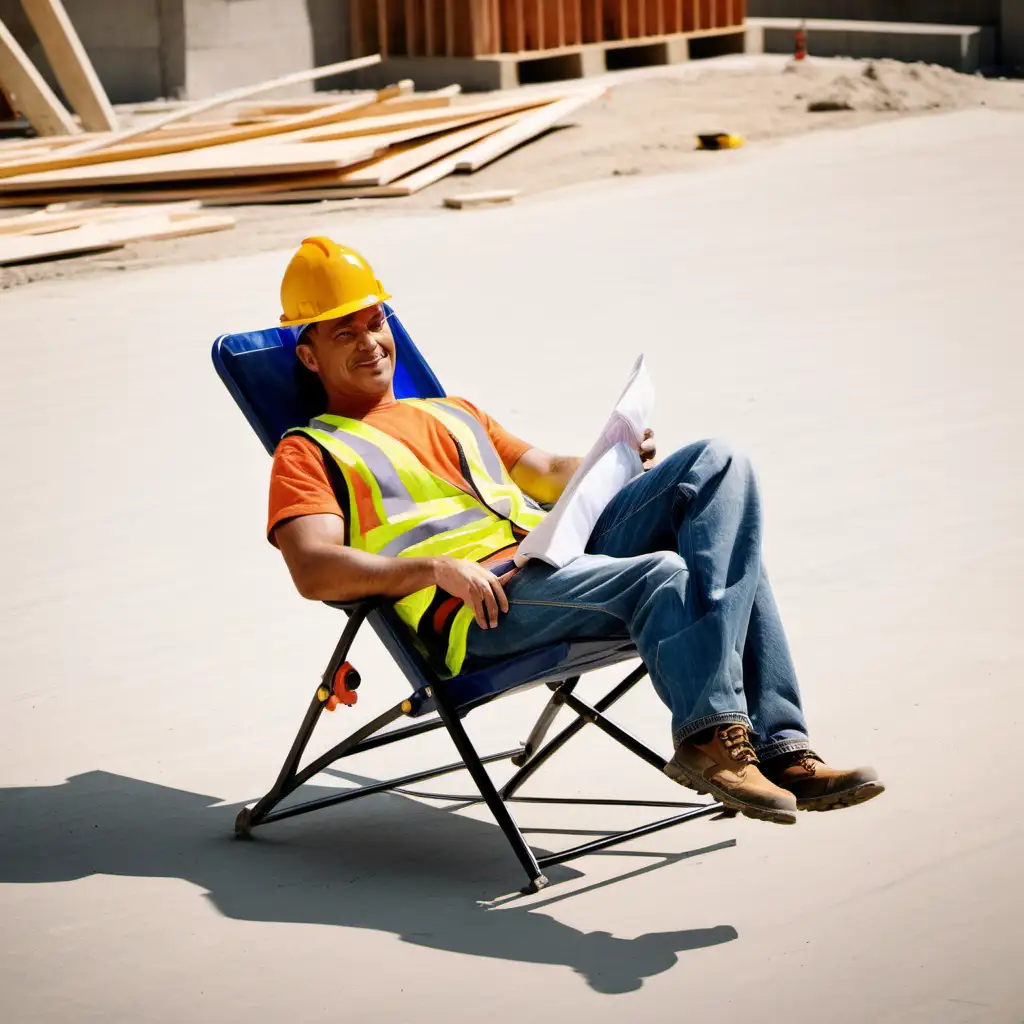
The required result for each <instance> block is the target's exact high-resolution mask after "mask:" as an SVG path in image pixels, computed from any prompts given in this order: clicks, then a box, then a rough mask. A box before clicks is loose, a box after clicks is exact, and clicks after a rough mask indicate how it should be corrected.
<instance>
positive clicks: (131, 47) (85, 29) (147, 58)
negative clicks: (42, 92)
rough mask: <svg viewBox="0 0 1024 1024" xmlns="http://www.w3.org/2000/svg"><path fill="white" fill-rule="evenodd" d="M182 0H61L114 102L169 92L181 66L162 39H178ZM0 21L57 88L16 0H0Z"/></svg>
mask: <svg viewBox="0 0 1024 1024" xmlns="http://www.w3.org/2000/svg"><path fill="white" fill-rule="evenodd" d="M182 3H183V0H64V7H65V9H66V10H67V12H68V16H69V17H70V18H71V21H72V23H73V24H74V26H75V29H76V31H77V32H78V35H79V37H80V38H81V40H82V44H83V45H84V46H85V49H86V51H87V52H88V54H89V57H90V59H91V60H92V62H93V65H94V67H95V68H96V73H97V74H98V75H99V78H100V81H101V82H102V83H103V87H104V88H105V89H106V90H107V94H108V95H109V96H110V98H111V100H112V101H113V102H115V103H130V102H136V101H140V100H149V99H153V98H155V97H157V96H173V95H176V94H177V93H179V92H180V91H181V89H182V87H183V85H184V78H183V73H184V66H183V63H182V62H181V61H175V59H174V56H173V51H172V50H170V49H168V48H167V45H166V41H167V40H171V39H173V38H174V35H175V33H176V32H177V34H178V37H179V38H182V37H183V27H182V22H181V7H182ZM0 20H2V21H3V22H4V24H5V25H6V26H7V27H8V28H9V29H10V30H11V32H12V33H13V34H14V36H15V38H16V39H17V40H18V42H19V43H20V44H21V46H22V47H23V48H24V49H25V51H26V53H27V54H28V56H29V57H30V58H31V59H32V61H33V62H34V63H35V65H36V67H38V68H39V69H40V71H41V72H42V73H43V76H44V77H45V78H46V79H47V81H48V82H49V83H50V85H51V86H52V87H53V88H54V89H56V91H57V93H58V95H59V94H60V89H59V87H58V86H57V82H56V79H55V78H54V76H53V72H52V71H51V70H50V66H49V64H48V63H47V61H46V56H45V54H44V53H43V49H42V47H41V46H40V44H39V41H38V39H36V36H35V32H33V30H32V26H31V24H30V23H29V21H28V18H27V17H26V16H25V12H24V11H23V10H22V8H21V4H20V2H19V0H0Z"/></svg>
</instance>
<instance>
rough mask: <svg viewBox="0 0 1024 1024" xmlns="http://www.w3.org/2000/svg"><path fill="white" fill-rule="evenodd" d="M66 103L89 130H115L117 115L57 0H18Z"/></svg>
mask: <svg viewBox="0 0 1024 1024" xmlns="http://www.w3.org/2000/svg"><path fill="white" fill-rule="evenodd" d="M21 6H22V7H23V8H24V9H25V13H26V14H27V15H28V19H29V21H31V22H32V27H33V28H34V29H35V32H36V35H37V36H38V37H39V42H40V43H42V46H43V50H44V52H45V53H46V59H47V60H48V61H49V62H50V67H51V68H53V73H54V74H55V75H56V76H57V81H58V82H60V87H61V88H62V89H63V90H64V95H65V96H66V97H67V98H68V103H70V104H71V107H72V109H73V110H74V111H75V112H76V113H77V114H78V116H79V118H80V119H81V122H82V126H83V127H84V128H86V129H88V130H89V131H91V132H116V131H117V117H116V116H115V114H114V108H113V107H112V106H111V105H110V100H108V99H107V94H106V92H104V90H103V86H102V85H101V84H100V80H99V78H98V76H97V75H96V70H95V68H93V66H92V61H91V60H89V55H88V54H87V53H86V52H85V47H84V46H82V41H81V40H80V39H79V38H78V33H77V32H76V31H75V26H74V25H72V24H71V19H70V18H69V17H68V15H67V11H65V10H64V4H63V3H61V0H21Z"/></svg>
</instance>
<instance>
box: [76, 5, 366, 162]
mask: <svg viewBox="0 0 1024 1024" xmlns="http://www.w3.org/2000/svg"><path fill="white" fill-rule="evenodd" d="M383 2H384V0H381V3H383ZM379 63H380V54H379V53H375V54H372V55H371V56H369V57H356V58H355V59H354V60H343V61H339V62H338V63H337V64H325V65H324V66H323V67H319V68H309V69H308V70H306V71H295V72H293V73H292V74H290V75H282V76H281V77H280V78H271V79H268V80H267V81H265V82H257V83H256V84H255V85H243V86H242V87H241V88H240V89H229V90H228V91H227V92H221V93H217V95H216V96H211V97H210V98H209V99H205V100H200V101H199V102H198V103H190V104H188V105H187V106H185V107H181V108H180V109H178V110H174V111H172V112H171V113H169V114H165V115H164V116H163V117H160V118H157V119H156V121H150V122H149V123H148V124H143V125H139V126H138V127H136V128H131V129H129V130H128V131H123V132H115V133H113V134H111V135H107V136H105V137H104V138H102V139H99V140H97V141H95V142H92V141H90V142H85V143H83V144H82V145H80V146H76V147H75V152H76V153H94V152H96V151H97V150H100V149H106V147H107V146H114V145H119V144H120V143H122V142H124V141H125V140H127V139H134V138H137V137H138V136H139V135H146V134H148V133H149V132H152V131H155V130H156V129H157V128H163V127H164V125H168V124H174V123H176V122H178V121H186V120H188V119H189V118H190V117H195V116H196V115H197V114H205V113H206V112H207V111H208V110H215V109H216V108H217V107H223V106H226V105H227V104H229V103H234V102H235V100H244V99H248V98H249V97H250V96H258V95H259V94H260V93H262V92H270V91H272V90H273V89H281V88H283V87H284V86H288V85H297V84H299V83H300V82H312V81H314V80H315V79H317V78H328V77H330V76H331V75H340V74H343V73H344V72H346V71H358V70H359V69H360V68H368V67H371V66H372V65H374V64H379Z"/></svg>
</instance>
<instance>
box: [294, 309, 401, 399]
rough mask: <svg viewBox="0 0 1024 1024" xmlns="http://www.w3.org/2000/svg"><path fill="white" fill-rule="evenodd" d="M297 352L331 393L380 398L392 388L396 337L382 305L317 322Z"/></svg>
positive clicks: (303, 339) (341, 395) (304, 335)
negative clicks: (392, 333) (389, 325)
mask: <svg viewBox="0 0 1024 1024" xmlns="http://www.w3.org/2000/svg"><path fill="white" fill-rule="evenodd" d="M295 351H296V354H297V355H298V357H299V359H301V360H302V363H303V365H304V366H305V367H306V368H307V369H309V370H312V371H313V372H314V373H315V374H317V375H318V376H319V377H320V380H321V381H322V382H323V385H324V389H325V390H326V391H327V393H328V395H332V396H335V395H336V396H338V397H341V398H351V399H355V400H360V399H368V398H373V399H377V398H382V397H383V396H384V395H386V394H387V393H388V391H389V390H390V388H391V378H392V377H393V376H394V373H395V339H394V338H393V337H392V336H391V329H390V328H389V327H388V323H387V319H386V318H385V313H384V309H383V307H381V306H370V307H369V308H368V309H361V310H359V311H358V312H356V313H352V314H350V315H349V316H345V317H341V318H340V319H338V320H323V321H321V322H320V323H316V324H313V325H312V326H311V327H309V328H308V329H307V330H306V331H305V333H304V334H303V335H302V341H301V342H300V343H299V345H298V348H296V350H295Z"/></svg>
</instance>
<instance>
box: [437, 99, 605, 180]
mask: <svg viewBox="0 0 1024 1024" xmlns="http://www.w3.org/2000/svg"><path fill="white" fill-rule="evenodd" d="M605 91H606V90H605V89H604V87H603V86H597V87H595V88H592V89H581V90H579V92H577V93H575V94H574V95H572V96H567V97H566V98H565V99H563V100H558V101H557V102H556V103H551V104H548V105H547V106H546V107H542V108H541V109H540V110H535V111H533V112H532V113H530V114H527V115H525V116H523V117H520V118H518V120H517V121H516V123H515V124H513V125H511V126H510V127H508V128H505V129H503V130H502V131H500V132H498V133H497V134H495V135H492V136H491V137H490V138H488V139H485V140H484V141H483V142H479V143H477V144H476V145H475V146H470V147H469V149H467V150H466V151H465V152H464V153H463V154H462V156H461V157H460V159H459V161H458V165H457V168H456V169H457V170H459V171H469V172H472V171H478V170H480V168H481V167H484V166H485V165H486V164H489V163H491V161H493V160H497V159H498V157H500V156H504V155H505V154H506V153H507V152H508V151H509V150H510V149H515V147H516V146H519V145H521V144H522V143H524V142H527V141H529V140H530V139H532V138H533V137H534V136H536V135H539V134H540V133H541V132H543V131H546V130H547V129H548V128H550V127H552V125H554V124H556V123H557V122H558V121H561V120H562V118H563V117H567V116H568V115H569V114H571V113H573V112H574V111H576V110H579V108H580V107H583V106H585V105H586V104H588V103H592V102H593V101H594V100H596V99H597V98H598V97H600V96H603V95H604V94H605Z"/></svg>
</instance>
